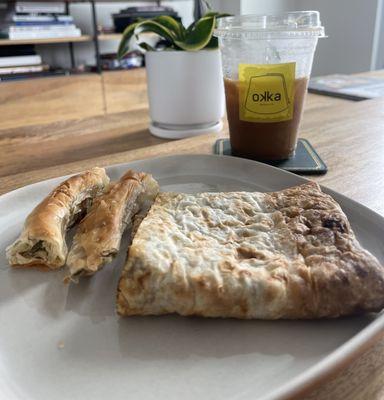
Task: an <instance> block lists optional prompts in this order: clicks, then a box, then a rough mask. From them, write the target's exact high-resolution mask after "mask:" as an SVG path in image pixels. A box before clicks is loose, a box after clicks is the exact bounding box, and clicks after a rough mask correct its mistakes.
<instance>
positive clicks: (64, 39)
mask: <svg viewBox="0 0 384 400" xmlns="http://www.w3.org/2000/svg"><path fill="white" fill-rule="evenodd" d="M91 40H92V36H90V35H82V36H79V37H62V38H50V39H17V40H10V39H0V46H12V45H18V44H50V43H70V42H71V43H72V42H90V41H91Z"/></svg>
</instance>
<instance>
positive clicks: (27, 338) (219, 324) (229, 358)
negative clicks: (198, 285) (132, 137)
mask: <svg viewBox="0 0 384 400" xmlns="http://www.w3.org/2000/svg"><path fill="white" fill-rule="evenodd" d="M128 167H130V168H136V169H138V170H144V171H148V172H151V173H152V174H153V175H154V176H155V177H156V178H157V179H158V180H159V182H160V184H161V187H162V189H163V190H172V191H187V192H198V191H231V190H260V191H266V190H279V189H283V188H286V187H289V186H293V185H297V184H300V183H303V182H305V179H303V178H301V177H298V176H296V175H293V174H290V173H287V172H283V171H281V170H278V169H276V168H273V167H269V166H266V165H263V164H259V163H256V162H252V161H246V160H241V159H238V158H227V157H222V156H175V157H168V158H159V159H155V160H149V161H138V162H133V163H130V164H126V165H119V166H113V167H111V168H109V169H108V172H109V174H110V176H111V178H112V179H116V178H118V177H119V176H120V175H121V174H122V173H123V172H124V171H125V170H126V169H127V168H128ZM61 180H62V178H59V179H53V180H50V181H45V182H41V183H37V184H34V185H31V186H27V187H25V188H22V189H18V190H16V191H14V192H11V193H8V194H6V195H4V196H2V197H1V198H0V210H1V211H0V213H1V214H0V249H1V257H0V268H1V270H0V398H1V399H7V400H13V399H28V400H35V399H36V400H45V399H46V400H56V399H72V400H75V399H93V400H96V399H156V400H160V399H167V400H174V399H175V400H176V399H177V400H179V399H183V400H189V399H220V400H224V399H256V398H257V399H261V398H262V399H283V398H287V397H289V396H290V395H293V394H297V393H299V392H300V391H301V390H303V388H305V387H307V386H308V385H310V384H313V383H314V382H316V381H318V380H319V379H322V378H324V377H325V376H326V374H327V373H329V372H331V371H333V370H334V369H335V368H338V367H340V365H341V364H342V363H345V362H346V360H348V359H349V358H350V357H351V356H353V355H354V354H356V353H357V352H358V351H359V350H360V349H361V348H362V346H364V345H365V344H366V343H367V342H368V341H370V340H372V339H373V338H374V337H375V336H377V335H378V333H379V332H380V331H381V330H382V329H383V325H384V317H383V315H379V316H372V315H371V316H361V317H354V318H343V319H339V320H330V321H327V320H324V321H275V322H263V321H241V320H229V319H227V320H220V319H202V318H182V317H178V316H163V317H142V318H140V317H131V318H125V319H119V318H117V317H116V316H115V313H114V302H115V290H116V284H117V279H118V277H119V271H120V268H121V265H122V264H123V262H124V254H123V255H121V256H120V257H119V258H118V260H116V262H114V263H113V264H112V265H109V266H108V267H106V268H105V269H104V270H102V271H101V272H100V273H98V274H97V275H96V276H94V277H93V278H91V279H84V280H82V281H81V283H80V284H79V285H71V286H69V287H67V286H64V285H63V284H62V281H61V279H62V277H63V272H62V271H61V272H48V273H44V272H39V271H25V270H10V269H9V268H8V267H7V266H6V260H5V255H4V249H5V247H6V246H7V245H8V244H10V243H11V242H12V241H13V240H14V239H15V238H16V236H17V235H18V233H19V231H20V229H21V226H22V222H23V220H24V218H25V217H26V215H27V214H28V213H29V212H30V211H31V209H32V208H33V207H34V206H35V205H36V204H37V203H38V202H39V201H40V200H41V199H42V198H43V197H44V196H45V195H46V194H47V193H48V192H49V191H50V190H51V189H52V188H53V187H54V185H56V184H57V183H58V182H60V181H61ZM332 194H333V196H334V197H335V198H336V200H338V201H339V203H340V204H341V205H342V207H343V209H344V211H345V212H346V213H347V215H348V217H349V219H350V221H351V223H352V226H353V228H354V230H355V232H356V234H357V236H358V238H359V239H360V241H361V242H362V243H363V245H365V246H366V247H367V248H368V249H369V250H371V251H372V252H373V253H374V254H375V255H376V256H377V257H378V258H379V259H380V260H381V261H382V262H383V261H384V254H383V246H382V243H381V238H383V237H384V220H383V218H382V217H380V216H379V215H377V214H375V213H374V212H372V211H370V210H369V209H367V208H365V207H363V206H361V205H359V204H357V203H355V202H353V201H352V200H349V199H347V198H345V197H343V196H341V195H338V194H335V193H332ZM125 247H126V245H125ZM125 251H126V248H124V249H123V252H122V253H125Z"/></svg>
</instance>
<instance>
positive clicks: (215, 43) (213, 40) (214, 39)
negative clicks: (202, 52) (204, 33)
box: [205, 36, 219, 49]
mask: <svg viewBox="0 0 384 400" xmlns="http://www.w3.org/2000/svg"><path fill="white" fill-rule="evenodd" d="M205 48H206V49H218V48H219V41H218V39H217V37H215V36H212V37H211V40H210V41H209V43H208V44H207V45H206V46H205Z"/></svg>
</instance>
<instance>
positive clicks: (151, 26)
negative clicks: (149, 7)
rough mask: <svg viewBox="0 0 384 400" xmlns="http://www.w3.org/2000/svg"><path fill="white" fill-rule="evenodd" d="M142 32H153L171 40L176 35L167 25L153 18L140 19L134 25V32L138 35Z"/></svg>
mask: <svg viewBox="0 0 384 400" xmlns="http://www.w3.org/2000/svg"><path fill="white" fill-rule="evenodd" d="M143 32H153V33H156V34H157V35H158V36H160V37H162V38H164V39H166V40H169V41H171V42H173V41H174V40H175V39H176V35H175V34H174V33H173V32H172V31H170V30H169V29H168V28H167V27H165V26H163V25H161V24H160V23H158V22H156V21H153V20H145V21H141V22H139V23H138V24H137V25H136V28H135V34H136V35H139V34H140V33H143Z"/></svg>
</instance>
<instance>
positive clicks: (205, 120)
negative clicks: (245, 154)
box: [118, 11, 226, 139]
mask: <svg viewBox="0 0 384 400" xmlns="http://www.w3.org/2000/svg"><path fill="white" fill-rule="evenodd" d="M222 16H226V14H219V13H216V12H212V11H209V12H208V13H206V14H205V15H204V16H203V17H202V18H200V19H199V20H197V21H195V22H193V23H192V24H191V25H190V26H188V27H187V28H185V27H184V26H183V25H182V24H181V23H180V22H178V21H176V20H175V19H174V18H172V17H169V16H160V17H156V18H153V19H151V20H142V21H138V22H136V23H134V24H131V25H129V26H128V27H127V28H126V29H125V31H124V33H123V37H122V39H121V42H120V45H119V49H118V57H119V58H121V57H123V56H124V55H125V54H127V53H128V52H129V50H130V43H131V39H132V38H134V39H135V40H136V43H137V44H138V46H139V47H141V48H142V49H144V50H145V53H146V54H145V60H146V67H147V80H148V101H149V114H150V118H151V123H150V127H149V130H150V132H151V133H152V134H153V135H155V136H159V137H163V138H170V139H180V138H184V137H188V136H194V135H199V134H202V133H208V132H217V131H219V130H221V128H222V122H221V118H222V117H223V115H224V106H225V104H224V103H225V101H224V88H223V77H222V70H221V60H220V52H219V50H218V41H217V38H215V37H213V31H214V29H215V26H216V19H217V18H220V17H222ZM148 32H151V33H153V34H156V35H157V36H158V37H159V38H160V40H161V41H160V42H159V43H160V46H156V48H154V47H152V46H150V45H149V44H148V43H146V42H145V41H144V40H145V37H144V36H143V35H142V34H143V33H148Z"/></svg>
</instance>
